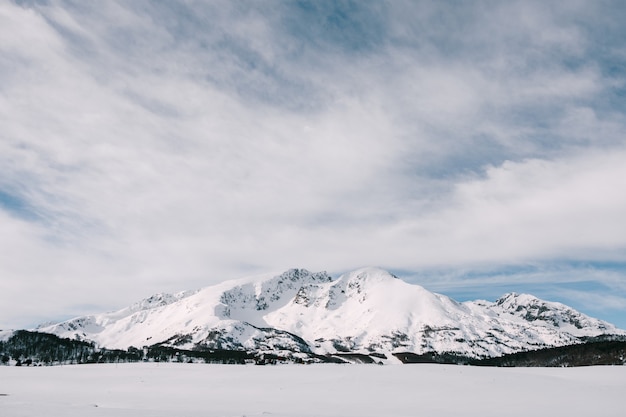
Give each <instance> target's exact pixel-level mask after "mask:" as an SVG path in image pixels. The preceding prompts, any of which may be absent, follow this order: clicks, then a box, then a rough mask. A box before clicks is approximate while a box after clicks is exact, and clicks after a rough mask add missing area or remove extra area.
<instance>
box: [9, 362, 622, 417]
mask: <svg viewBox="0 0 626 417" xmlns="http://www.w3.org/2000/svg"><path fill="white" fill-rule="evenodd" d="M624 387H626V367H586V368H479V367H468V366H446V365H404V366H402V365H397V366H376V365H278V366H254V365H248V366H240V365H200V364H157V363H140V364H120V365H114V364H108V365H77V366H62V367H61V366H57V367H38V368H26V367H21V368H19V367H0V415H1V416H2V417H15V416H20V417H34V416H37V417H39V416H47V417H56V416H59V417H72V416H81V417H85V416H133V417H147V416H150V417H159V416H179V417H183V416H203V417H210V416H268V417H272V416H275V417H285V416H358V417H364V416H376V417H380V416H455V417H456V416H460V415H463V416H481V417H484V416H524V417H528V416H532V415H535V416H536V415H541V416H568V417H572V416H590V415H594V416H600V417H607V416H623V415H624V410H625V409H626V396H625V395H624Z"/></svg>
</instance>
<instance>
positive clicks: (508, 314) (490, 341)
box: [37, 268, 626, 357]
mask: <svg viewBox="0 0 626 417" xmlns="http://www.w3.org/2000/svg"><path fill="white" fill-rule="evenodd" d="M37 330H38V331H43V332H49V333H54V334H57V335H59V336H62V337H70V338H78V339H87V340H92V341H94V342H96V343H97V344H99V345H100V346H104V347H108V348H122V349H126V348H128V347H129V346H135V347H142V346H149V345H153V344H156V343H164V344H167V345H171V346H176V347H179V348H185V349H245V350H249V351H256V352H271V353H277V354H281V355H295V356H299V355H300V356H306V355H308V354H310V353H316V354H327V353H337V352H358V353H365V354H369V353H381V354H385V355H388V354H390V353H394V352H414V353H418V354H419V353H425V352H433V351H434V352H451V353H457V354H461V355H466V356H472V357H484V356H497V355H500V354H505V353H513V352H517V351H520V350H528V349H537V348H541V347H550V346H562V345H566V344H571V343H576V342H578V341H579V340H580V338H581V337H585V336H598V335H602V334H622V335H623V334H626V332H624V331H622V330H619V329H616V328H615V327H614V326H612V325H610V324H608V323H605V322H602V321H600V320H596V319H593V318H590V317H587V316H585V315H583V314H581V313H579V312H577V311H575V310H573V309H571V308H569V307H567V306H564V305H562V304H559V303H551V302H546V301H542V300H539V299H537V298H535V297H533V296H530V295H524V294H521V295H520V294H513V293H512V294H507V295H505V296H503V297H502V298H500V299H499V300H497V301H496V302H493V303H490V302H487V301H474V302H465V303H458V302H456V301H454V300H452V299H450V298H449V297H446V296H443V295H440V294H435V293H432V292H430V291H428V290H426V289H424V288H422V287H420V286H418V285H412V284H408V283H406V282H404V281H402V280H400V279H398V278H396V277H395V276H393V275H391V274H390V273H388V272H386V271H383V270H380V269H376V268H363V269H359V270H357V271H354V272H350V273H348V274H345V275H342V276H341V277H339V278H338V279H336V280H333V279H332V278H331V277H330V276H329V275H328V274H326V273H324V272H321V273H311V272H308V271H306V270H302V269H293V270H289V271H287V272H285V273H283V274H280V275H264V276H259V277H250V278H244V279H241V280H234V281H228V282H224V283H221V284H218V285H215V286H211V287H207V288H204V289H202V290H199V291H190V292H183V293H179V294H175V295H167V294H158V295H155V296H152V297H150V298H148V299H146V300H144V301H142V302H140V303H137V304H134V305H133V306H131V307H129V308H126V309H123V310H120V311H117V312H113V313H105V314H99V315H93V316H86V317H79V318H75V319H72V320H69V321H66V322H63V323H58V324H54V325H49V326H45V327H41V328H39V329H37ZM294 352H295V353H294Z"/></svg>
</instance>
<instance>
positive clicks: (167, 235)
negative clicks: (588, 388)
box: [0, 1, 626, 326]
mask: <svg viewBox="0 0 626 417" xmlns="http://www.w3.org/2000/svg"><path fill="white" fill-rule="evenodd" d="M396 7H398V8H399V9H395V8H396ZM439 7H440V6H435V5H431V6H428V7H426V6H424V5H417V6H415V5H413V4H410V3H407V4H403V5H402V4H401V5H399V6H397V5H394V6H393V7H392V6H391V5H389V8H390V9H389V10H387V9H388V7H387V6H385V7H383V9H385V10H386V13H378V12H379V10H378V9H377V10H376V11H375V12H376V13H374V12H372V11H370V10H368V9H367V8H365V9H363V10H361V12H362V13H359V14H355V16H354V17H353V21H352V23H355V24H356V23H359V25H358V26H359V30H355V31H354V32H350V33H342V32H341V30H339V29H341V28H334V32H333V33H332V34H324V32H323V31H320V30H319V29H320V28H312V29H311V32H310V33H314V34H315V33H317V34H319V35H320V37H322V38H323V39H308V38H307V37H306V36H305V35H303V34H302V33H300V32H299V31H298V30H297V29H298V22H299V21H298V20H297V19H296V22H295V23H294V22H291V21H290V20H289V19H291V18H292V16H291V13H293V10H291V9H289V8H288V7H287V6H285V7H282V6H281V7H279V6H273V7H272V8H271V10H266V9H264V8H261V7H252V8H246V7H240V6H238V5H237V4H234V3H232V2H224V3H219V4H217V5H215V4H200V3H199V4H194V5H193V8H188V7H187V6H186V5H183V4H177V3H162V4H160V5H159V6H158V7H157V6H155V5H154V4H150V3H145V4H144V3H141V2H137V3H133V4H132V5H129V4H127V3H125V2H118V3H116V2H107V3H105V4H103V5H101V6H99V8H98V9H97V10H96V9H94V8H92V7H91V6H89V5H87V6H80V7H79V6H78V5H72V4H69V3H66V2H62V1H52V2H49V3H48V5H37V6H33V8H32V9H31V8H28V7H19V6H17V5H15V4H11V3H8V4H6V3H5V4H3V5H2V6H0V56H2V58H1V59H0V124H2V126H3V129H2V131H1V132H0V191H2V192H4V193H6V194H9V195H11V196H12V197H13V198H15V199H17V200H18V201H21V202H23V203H24V204H23V206H22V207H21V208H15V207H13V208H11V207H8V205H5V207H2V206H0V215H1V217H0V221H1V222H2V228H3V230H6V231H7V232H6V233H5V234H3V236H2V240H1V241H0V244H2V245H3V246H4V247H5V248H6V249H7V250H8V251H9V252H7V253H11V254H12V261H11V262H6V263H0V274H2V276H7V277H10V278H9V279H10V280H11V288H12V290H11V291H12V292H10V293H8V292H7V293H5V294H4V295H2V297H5V295H6V297H7V298H6V299H5V298H3V299H2V300H0V306H3V307H0V316H2V317H16V316H13V315H12V314H13V313H11V311H12V309H14V304H13V303H10V302H9V301H7V300H11V299H19V298H20V294H26V293H28V294H31V295H33V297H36V300H37V304H36V306H37V308H35V307H33V308H34V309H33V310H30V312H31V313H32V314H36V313H37V311H41V310H43V309H45V310H47V311H51V310H55V311H61V313H58V314H69V313H66V312H69V311H72V312H73V311H75V309H74V307H71V306H72V305H76V304H77V303H76V301H75V300H76V299H82V300H83V301H81V303H82V302H84V303H85V304H93V305H98V306H100V305H111V306H115V307H118V306H122V305H124V304H127V303H130V302H132V301H134V300H135V299H136V298H139V297H142V296H145V295H148V294H150V293H152V292H156V291H173V290H179V289H187V288H193V287H198V286H202V285H208V284H209V283H211V282H214V281H219V280H222V279H225V278H233V277H236V276H238V275H241V274H244V273H248V272H257V271H266V270H277V269H278V270H280V269H284V268H287V267H292V266H302V267H308V268H311V269H329V270H331V271H341V270H346V269H350V268H354V267H358V266H362V265H370V264H377V265H382V266H387V267H390V268H404V269H417V268H422V267H432V266H438V265H450V266H458V267H462V266H467V265H474V264H483V263H489V262H493V263H497V264H502V263H507V262H513V263H515V262H523V261H526V260H529V259H534V260H537V259H550V258H552V257H558V258H575V259H578V258H582V259H590V260H597V259H623V255H624V253H623V252H624V247H625V246H626V242H625V240H624V237H623V236H626V234H625V233H624V232H625V230H624V227H625V226H624V224H623V222H621V221H620V220H621V213H623V212H624V209H625V208H626V207H625V205H626V202H625V200H624V198H623V197H622V196H621V195H620V193H619V192H616V190H619V189H622V188H623V186H624V183H623V181H624V180H623V178H626V175H625V174H626V172H624V168H623V163H622V162H623V161H624V158H626V152H625V151H624V148H623V143H624V138H623V135H622V134H621V132H623V127H624V124H625V123H624V117H623V114H622V113H621V110H619V109H611V110H610V111H606V110H603V109H602V106H599V105H598V104H597V103H598V101H601V100H602V97H604V95H605V93H606V92H607V91H611V89H613V88H616V86H618V85H619V81H620V80H619V79H618V80H616V77H615V76H610V77H609V76H606V75H605V74H604V73H603V71H602V70H601V68H600V67H599V65H597V63H596V62H595V61H593V60H590V61H589V62H586V61H585V57H586V56H587V55H586V54H588V53H589V50H590V49H592V48H593V47H594V43H593V39H590V38H589V35H588V33H587V32H585V30H584V28H581V27H580V25H578V24H576V21H575V19H573V18H572V17H571V16H578V15H580V13H581V11H580V10H577V9H576V8H574V9H572V10H567V11H566V12H564V13H561V14H560V13H558V11H555V10H549V13H541V12H543V10H539V9H540V7H539V6H537V5H536V4H535V5H530V6H527V5H526V4H525V2H524V3H518V4H514V5H512V6H504V5H503V6H500V7H498V8H496V10H495V11H486V10H484V8H483V7H478V6H476V7H477V8H476V9H474V8H473V7H466V8H464V10H462V11H455V10H445V9H440V8H439ZM398 10H400V12H398ZM190 12H193V13H191V14H190ZM442 12H445V13H443V14H442ZM461 12H462V13H461ZM466 12H467V13H466ZM517 12H519V13H518V14H516V13H517ZM373 16H375V17H373ZM434 16H440V17H441V18H442V19H443V24H442V25H437V24H435V22H436V21H437V20H436V19H434V20H433V17H434ZM442 16H443V17H442ZM455 16H456V17H455ZM460 17H463V19H465V20H463V19H461V20H463V22H464V23H463V25H462V27H460V28H459V31H452V30H450V27H451V26H450V25H451V24H453V23H454V22H456V21H458V19H459V18H460ZM496 17H501V18H500V19H497V18H496ZM504 17H506V19H505V18H504ZM300 19H304V20H306V16H304V17H302V16H301V17H300ZM359 19H361V20H359ZM368 19H369V20H372V21H374V22H373V23H375V24H371V25H369V24H367V23H368V22H369V21H368ZM385 19H389V20H387V21H385ZM455 19H456V20H455ZM286 21H289V22H291V24H290V25H288V24H286V23H285V22H286ZM381 21H382V22H384V23H385V24H386V27H385V26H384V25H382V24H381ZM310 22H311V23H310V24H311V25H322V26H323V24H327V23H328V21H327V20H324V19H318V20H315V19H314V20H311V21H310ZM320 22H321V23H320ZM324 22H326V23H324ZM415 22H418V23H419V24H417V23H415ZM320 27H321V26H320ZM363 28H377V30H378V31H379V32H376V33H371V32H367V30H366V31H365V33H364V35H371V39H365V40H364V41H363V45H354V41H355V39H359V36H357V35H360V34H362V33H361V32H362V31H363V30H364V29H363ZM346 30H348V29H346ZM348 32H349V30H348ZM494 33H496V34H498V35H497V36H494V35H493V34H494ZM309 35H310V34H309ZM307 36H308V35H307ZM325 36H326V37H325ZM342 36H343V37H342ZM333 42H335V43H336V44H337V45H335V44H333ZM350 48H353V50H351V49H350ZM565 58H568V59H570V58H571V59H574V58H575V59H576V60H580V61H582V62H583V63H581V64H580V65H568V64H567V63H565V62H564V61H566V59H565ZM0 197H1V195H0ZM25 211H28V212H29V213H26V212H25ZM27 214H28V216H27ZM32 259H36V262H33V261H29V260H32ZM45 282H51V283H54V285H52V286H51V289H50V290H49V291H47V292H46V293H45V294H42V293H41V291H40V288H41V286H42V283H45ZM129 283H132V286H131V288H129ZM94 285H96V286H98V288H101V290H99V291H98V293H97V294H94V292H93V287H94ZM122 289H123V291H122ZM5 301H6V302H5ZM44 306H46V307H44ZM29 314H30V313H29ZM6 320H7V323H9V322H10V320H14V321H19V319H18V318H15V319H12V318H11V319H6ZM22 323H24V321H22ZM2 325H3V324H0V326H2Z"/></svg>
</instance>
